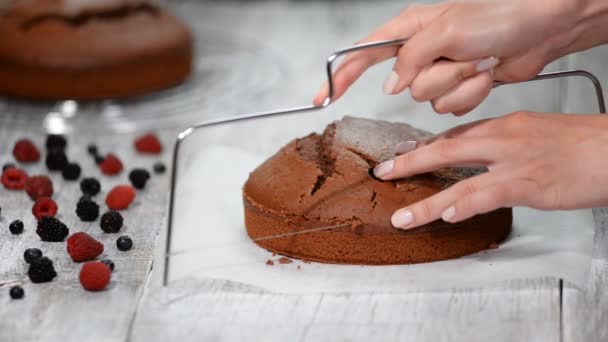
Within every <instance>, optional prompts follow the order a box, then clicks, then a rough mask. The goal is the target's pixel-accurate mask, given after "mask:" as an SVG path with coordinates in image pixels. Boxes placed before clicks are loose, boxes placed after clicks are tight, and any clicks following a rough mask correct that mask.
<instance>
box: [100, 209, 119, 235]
mask: <svg viewBox="0 0 608 342" xmlns="http://www.w3.org/2000/svg"><path fill="white" fill-rule="evenodd" d="M122 224H123V218H122V215H120V213H119V212H118V211H113V210H111V211H108V212H107V213H105V214H103V215H102V216H101V220H100V222H99V225H100V226H101V229H102V230H103V231H104V232H106V233H118V232H119V231H120V228H122Z"/></svg>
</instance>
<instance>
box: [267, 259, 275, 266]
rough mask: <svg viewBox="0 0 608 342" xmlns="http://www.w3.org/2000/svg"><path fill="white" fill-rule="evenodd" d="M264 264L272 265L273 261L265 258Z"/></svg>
mask: <svg viewBox="0 0 608 342" xmlns="http://www.w3.org/2000/svg"><path fill="white" fill-rule="evenodd" d="M266 265H268V266H273V265H274V261H272V260H270V259H268V260H266Z"/></svg>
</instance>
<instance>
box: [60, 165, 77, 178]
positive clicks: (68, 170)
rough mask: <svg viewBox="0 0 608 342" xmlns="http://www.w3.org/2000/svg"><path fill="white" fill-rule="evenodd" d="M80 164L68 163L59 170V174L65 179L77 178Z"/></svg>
mask: <svg viewBox="0 0 608 342" xmlns="http://www.w3.org/2000/svg"><path fill="white" fill-rule="evenodd" d="M80 172H81V169H80V165H78V164H76V163H68V164H67V165H66V166H65V167H64V168H63V170H61V175H62V176H63V179H65V180H77V179H78V178H80Z"/></svg>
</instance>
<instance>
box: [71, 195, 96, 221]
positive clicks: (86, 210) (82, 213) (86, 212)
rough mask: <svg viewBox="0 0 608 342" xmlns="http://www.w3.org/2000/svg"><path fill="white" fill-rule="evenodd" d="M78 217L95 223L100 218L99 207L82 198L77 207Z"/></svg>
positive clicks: (91, 201)
mask: <svg viewBox="0 0 608 342" xmlns="http://www.w3.org/2000/svg"><path fill="white" fill-rule="evenodd" d="M76 215H78V217H80V219H81V220H82V221H85V222H91V221H95V220H97V217H99V205H98V204H97V203H95V202H94V201H93V200H91V199H89V200H87V199H86V198H85V199H83V198H81V199H80V200H79V201H78V204H77V205H76Z"/></svg>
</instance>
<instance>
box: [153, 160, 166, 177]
mask: <svg viewBox="0 0 608 342" xmlns="http://www.w3.org/2000/svg"><path fill="white" fill-rule="evenodd" d="M166 170H167V168H166V167H165V164H163V163H162V162H156V163H154V172H155V173H157V174H159V175H160V174H162V173H165V171H166Z"/></svg>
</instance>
